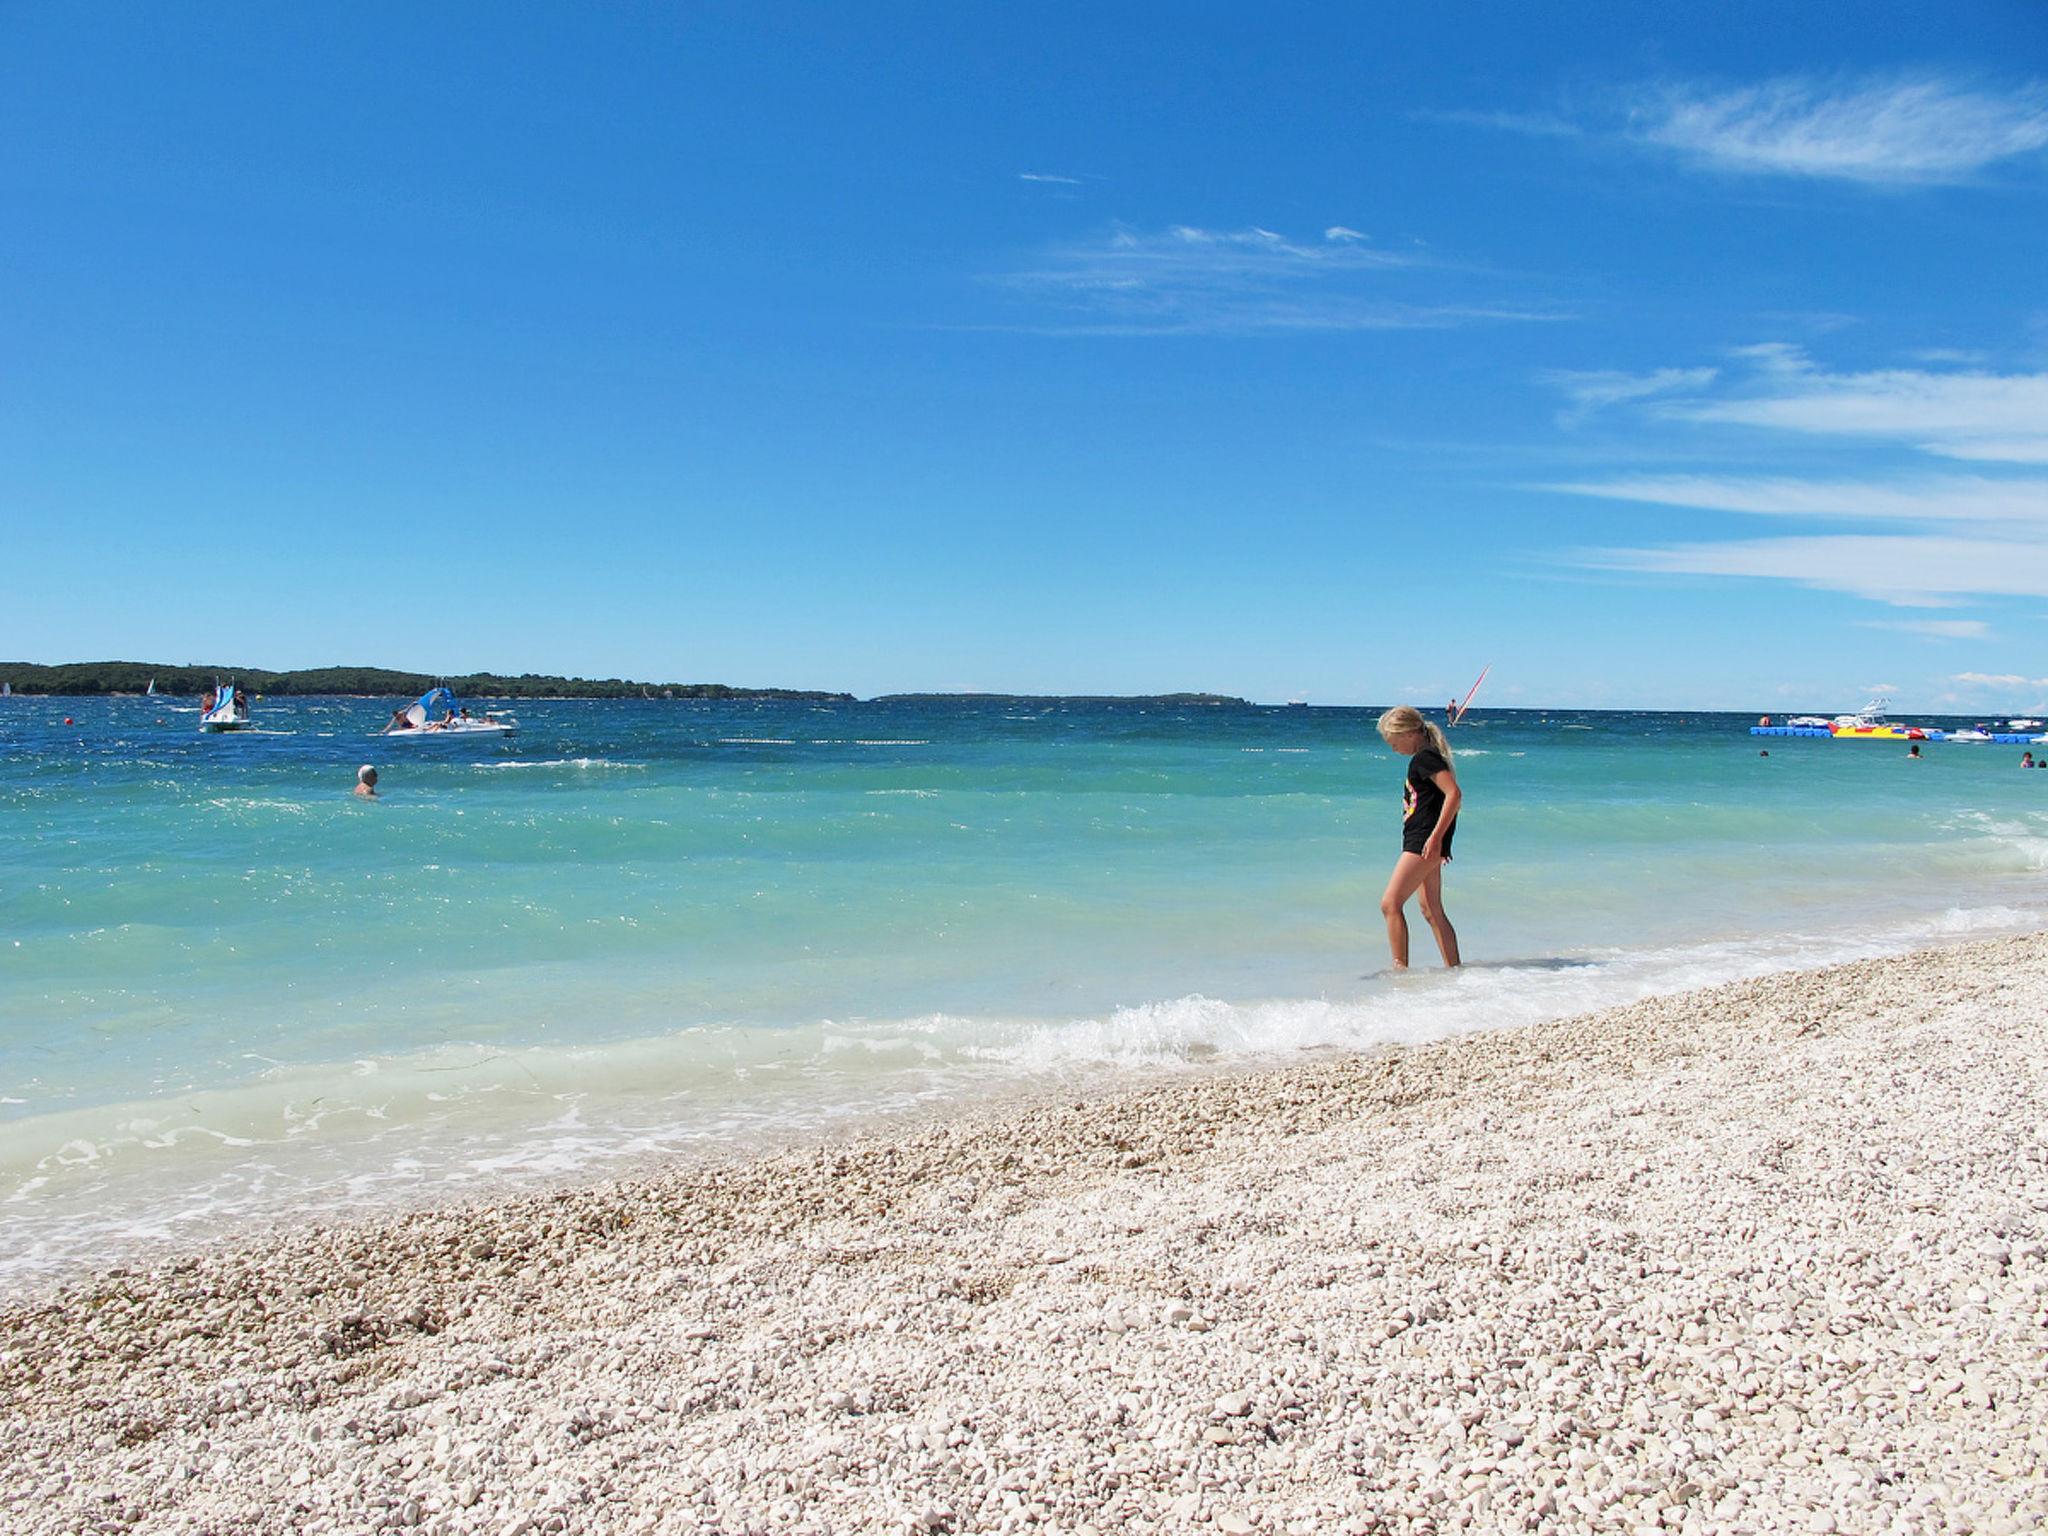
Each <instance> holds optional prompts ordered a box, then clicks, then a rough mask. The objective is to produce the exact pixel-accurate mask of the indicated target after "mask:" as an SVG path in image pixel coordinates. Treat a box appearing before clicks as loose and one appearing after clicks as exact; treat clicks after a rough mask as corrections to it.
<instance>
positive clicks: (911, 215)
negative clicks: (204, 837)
mask: <svg viewBox="0 0 2048 1536" xmlns="http://www.w3.org/2000/svg"><path fill="white" fill-rule="evenodd" d="M1830 16H1831V13H1824V12H1823V11H1821V10H1818V9H1816V8H1811V7H1784V6H1782V5H1777V4H1773V5H1751V4H1744V3H1731V4H1722V5H1718V6H1713V7H1685V8H1679V7H1645V6H1642V5H1640V4H1639V3H1631V4H1613V5H1601V4H1581V5H1575V6H1571V7H1541V6H1530V5H1527V4H1525V3H1518V4H1512V5H1491V6H1489V5H1460V6H1435V7H1424V6H1412V7H1407V8H1405V9H1402V10H1395V9H1394V8H1391V7H1383V6H1377V5H1374V6H1360V5H1357V4H1344V5H1329V6H1320V5H1272V6H1250V5H1243V6H1221V5H1189V6H1173V7H1160V6H1120V5H1104V4H1100V3H1096V4H1089V5H1075V6H1064V5H1038V6H1019V7H976V6H960V5H957V4H953V5H940V4H934V5H890V4H876V5H869V6H862V7H852V6H840V7H825V6H797V5H791V6H780V7H764V6H758V5H736V4H735V5H724V4H708V5H691V6H680V5H668V6H664V5H632V4H618V5H607V6H601V7H594V6H587V5H559V6H545V5H520V6H506V5H477V6H470V7H465V6H461V5H454V4H450V5H439V6H432V7H421V6H411V5H382V4H365V3H353V4H350V5H348V6H345V7H344V6H326V5H307V6H295V7H278V6H257V5H248V6H240V5H235V4H229V3H219V4H213V5H209V6H206V7H200V8H192V7H185V8H176V7H171V8H145V7H140V6H96V5H92V4H64V5H57V4H47V5H46V4H14V5H11V6H9V7H7V8H6V9H5V10H4V11H0V193H4V197H5V205H6V208H7V217H6V218H5V220H4V221H0V539H4V545H5V549H6V565H7V568H8V570H9V572H10V579H9V581H8V584H7V596H6V598H5V600H4V601H0V656H5V657H18V658H22V659H28V660H40V661H61V660H72V659H86V658H101V657H131V658H136V659H160V660H165V661H187V660H190V661H202V662H237V663H242V664H255V665H276V666H302V665H320V664H327V663H335V662H349V663H368V664H383V665H394V666H405V667H417V668H421V669H425V670H438V671H444V672H460V671H466V670H469V669H472V668H485V667H489V668H497V669H504V670H511V671H522V670H535V671H561V672H572V673H580V674H600V675H628V676H640V677H651V678H657V679H662V680H718V681H727V682H736V683H775V684H788V685H808V686H821V687H833V688H845V689H850V690H853V691H856V692H860V693H863V694H867V693H875V692H882V691H890V690H899V689H924V688H933V689H1008V690H1018V691H1046V692H1053V691H1068V692H1101V691H1111V692H1137V691H1151V690H1157V689H1168V688H1210V689H1217V690H1222V691H1227V692H1234V693H1243V694H1247V695H1250V696H1253V697H1257V698H1262V699H1284V698H1290V697H1307V698H1310V699H1313V700H1318V701H1323V702H1353V701H1361V702H1362V701H1372V702H1378V701H1385V700H1388V699H1391V698H1395V697H1407V698H1414V699H1417V700H1422V701H1431V700H1440V699H1441V698H1443V697H1446V696H1448V695H1449V693H1451V692H1452V691H1454V690H1455V691H1459V692H1462V690H1463V688H1464V686H1465V685H1467V684H1468V683H1469V682H1470V680H1471V678H1472V677H1473V676H1474V675H1475V674H1476V673H1477V672H1478V671H1479V669H1480V667H1481V666H1482V665H1483V664H1486V663H1488V662H1491V663H1493V664H1494V666H1495V673H1494V678H1493V680H1492V681H1490V682H1489V684H1488V689H1487V698H1488V699H1490V701H1491V702H1495V703H1502V704H1506V703H1518V702H1519V703H1555V704H1567V703H1578V704H1615V705H1638V704H1673V705H1685V706H1693V707H1714V706H1725V707H1730V708H1741V709H1748V708H1756V709H1760V710H1761V709H1783V708H1786V707H1794V706H1796V707H1804V708H1827V709H1830V710H1832V709H1838V708H1848V707H1852V706H1854V705H1856V704H1858V703H1860V702H1862V698H1861V695H1862V693H1863V692H1864V691H1865V690H1866V689H1870V688H1874V687H1877V686H1879V685H1886V686H1888V687H1889V689H1890V691H1892V692H1893V693H1894V694H1895V695H1896V697H1897V699H1898V702H1899V704H1900V706H1901V708H1902V709H1904V708H1910V707H1914V706H1917V707H1921V708H1935V707H1942V706H1946V707H1952V708H1957V709H1962V710H1977V709H1983V710H1987V711H1988V710H1990V709H1993V708H2000V707H2012V708H2019V707H2029V708H2032V707H2036V706H2039V705H2041V704H2042V703H2043V702H2044V701H2048V645H2044V643H2043V642H2044V639H2048V622H2044V620H2048V293H2044V287H2043V277H2042V274H2043V271H2044V263H2043V260H2042V252H2043V251H2044V250H2048V219H2044V210H2048V10H2044V8H2042V7H2040V6H2039V5H2036V4H2032V3H2026V0H2013V3H2010V4H1979V5H1970V4H1963V5H1958V6H1953V7H1926V6H1922V5H1911V6H1908V5H1897V4H1886V3H1874V4H1866V5H1865V6H1863V7H1860V8H1859V11H1858V21H1857V24H1856V26H1855V27H1854V28H1853V29H1852V30H1850V31H1844V30H1842V29H1841V28H1840V27H1839V26H1837V25H1835V24H1834V23H1833V21H1832V20H1831V19H1830Z"/></svg>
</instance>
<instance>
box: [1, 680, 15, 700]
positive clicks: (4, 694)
mask: <svg viewBox="0 0 2048 1536" xmlns="http://www.w3.org/2000/svg"><path fill="white" fill-rule="evenodd" d="M13 697H14V684H12V683H0V699H11V698H13Z"/></svg>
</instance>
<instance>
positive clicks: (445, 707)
mask: <svg viewBox="0 0 2048 1536" xmlns="http://www.w3.org/2000/svg"><path fill="white" fill-rule="evenodd" d="M518 729H519V722H518V721H517V720H514V719H513V718H512V717H511V716H510V715H500V714H497V713H495V712H493V711H490V710H486V711H484V714H483V717H482V718H481V719H477V718H474V717H472V716H471V714H470V713H469V711H468V710H466V709H464V708H463V707H462V706H461V705H460V704H458V703H457V702H456V701H455V695H454V694H453V693H451V692H450V691H449V690H448V689H446V688H429V689H428V690H427V691H426V692H425V693H423V694H421V695H420V696H419V699H418V700H417V701H416V702H414V703H412V704H409V705H407V706H406V707H405V708H404V709H399V710H393V711H392V714H391V720H390V723H389V724H387V725H386V726H385V727H384V729H383V730H382V731H381V732H380V733H379V734H380V735H382V736H383V737H385V738H386V739H388V740H391V741H420V740H424V739H427V738H430V737H431V738H435V739H440V738H443V737H449V736H510V735H511V734H512V733H513V732H514V731H516V730H518Z"/></svg>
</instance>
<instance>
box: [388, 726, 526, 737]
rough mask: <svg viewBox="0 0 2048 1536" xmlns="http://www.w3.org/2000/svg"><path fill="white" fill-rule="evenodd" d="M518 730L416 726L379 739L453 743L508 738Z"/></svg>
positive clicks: (486, 727)
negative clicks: (481, 737)
mask: <svg viewBox="0 0 2048 1536" xmlns="http://www.w3.org/2000/svg"><path fill="white" fill-rule="evenodd" d="M518 729H519V727H518V726H516V725H483V724H477V723H472V724H469V725H440V726H426V725H422V726H417V727H415V728H414V729H412V730H409V731H385V732H383V733H382V735H381V736H380V737H379V740H382V741H421V740H426V741H453V740H459V739H460V738H462V737H469V738H471V739H474V738H476V737H479V736H510V735H512V734H513V733H514V732H515V731H517V730H518Z"/></svg>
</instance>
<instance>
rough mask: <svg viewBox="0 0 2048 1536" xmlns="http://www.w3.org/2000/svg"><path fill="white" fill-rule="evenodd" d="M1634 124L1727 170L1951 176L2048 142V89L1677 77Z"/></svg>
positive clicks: (1641, 133) (1643, 133)
mask: <svg viewBox="0 0 2048 1536" xmlns="http://www.w3.org/2000/svg"><path fill="white" fill-rule="evenodd" d="M1631 136H1632V137H1634V138H1636V139H1637V140H1639V141H1640V142H1643V143H1647V144H1653V145H1657V146H1660V147H1662V148H1666V149H1672V150H1676V151H1678V152H1679V153H1681V154H1683V155H1686V156H1688V157H1690V158H1693V159H1696V160H1698V161H1701V162H1703V163H1705V164H1708V165H1711V166H1714V167H1716V168H1718V169H1722V170H1731V171H1748V172H1762V173H1766V174H1777V175H1791V176H1815V177H1835V178H1840V179H1844V180H1849V181H1858V182H1865V183H1893V184H1899V183H1914V182H1951V181H1960V180H1964V179H1966V178H1968V177H1969V176H1970V175H1972V174H1973V173H1974V172H1976V171H1979V170H1981V169H1982V168H1983V167H1985V166H1987V165H1989V164H1991V163H1993V162H1994V161H1998V160H2003V159H2006V158H2009V157H2011V156H2014V155H2024V154H2030V153H2032V152H2034V151H2036V150H2039V149H2041V148H2042V147H2043V146H2048V92H2044V91H2043V90H2042V88H2041V87H2039V86H2036V85H2030V86H2028V87H2026V88H2023V89H2019V90H2013V91H2007V92H2002V93H2001V92H1993V91H1982V90H1972V89H1969V88H1968V87H1966V86H1963V85H1960V84H1957V83H1955V82H1951V81H1946V80H1942V79H1938V78H1934V77H1925V76H1923V77H1916V78H1904V79H1890V80H1865V81H1862V82H1860V83H1828V82H1824V81H1818V80H1812V79H1799V78H1786V79H1778V80H1771V81H1767V82H1765V83H1764V84H1762V85H1754V86H1747V87H1741V88H1736V89H1730V90H1709V89H1704V88H1701V87H1698V86H1674V87H1668V88H1665V89H1663V90H1659V91H1655V92H1652V93H1649V94H1648V95H1647V96H1646V97H1645V98H1644V99H1643V100H1642V101H1641V102H1640V103H1639V104H1638V106H1637V108H1636V110H1635V112H1634V113H1633V124H1632V128H1631Z"/></svg>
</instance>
